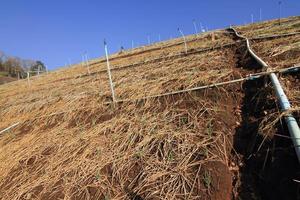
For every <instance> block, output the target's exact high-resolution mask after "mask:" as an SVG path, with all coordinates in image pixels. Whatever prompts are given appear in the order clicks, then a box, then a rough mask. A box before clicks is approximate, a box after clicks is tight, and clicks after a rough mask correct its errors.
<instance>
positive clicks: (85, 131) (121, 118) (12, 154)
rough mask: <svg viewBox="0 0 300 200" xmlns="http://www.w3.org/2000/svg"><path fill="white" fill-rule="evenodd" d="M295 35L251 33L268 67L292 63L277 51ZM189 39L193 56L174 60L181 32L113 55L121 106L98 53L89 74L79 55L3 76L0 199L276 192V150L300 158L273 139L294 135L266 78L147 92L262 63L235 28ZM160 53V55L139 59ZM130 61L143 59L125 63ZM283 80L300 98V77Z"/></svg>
mask: <svg viewBox="0 0 300 200" xmlns="http://www.w3.org/2000/svg"><path fill="white" fill-rule="evenodd" d="M291 20H294V18H291ZM287 21H289V20H287ZM270 23H271V22H270ZM293 23H296V22H293ZM241 30H244V31H245V32H246V31H247V29H244V27H242V28H241ZM241 33H242V34H243V31H241ZM193 38H196V39H195V40H192V39H193ZM298 38H299V37H298V36H293V37H290V38H289V40H288V38H281V40H279V41H277V39H274V40H266V41H255V42H253V45H254V46H253V47H254V50H255V51H257V52H258V54H259V55H261V56H262V57H263V59H265V60H266V61H267V62H268V63H270V66H272V67H274V68H276V67H286V66H287V64H283V63H284V60H285V59H286V57H284V56H280V54H279V57H276V56H277V55H276V56H274V57H275V58H274V59H273V58H271V57H272V56H270V51H273V54H272V55H275V54H276V52H277V53H278V52H282V51H283V49H284V48H287V47H281V45H279V44H283V46H286V44H287V42H288V41H293V42H292V43H289V44H292V45H290V46H293V44H294V42H296V40H297V39H298ZM188 39H189V40H192V41H190V42H189V44H188V46H189V53H188V54H186V55H185V54H182V53H181V54H180V55H178V56H174V57H170V55H175V54H178V53H180V52H183V44H180V45H176V43H178V42H180V39H175V40H171V41H168V42H162V43H157V44H153V45H151V46H147V47H143V48H136V49H133V50H132V51H129V50H127V51H124V52H122V53H118V54H113V55H111V56H110V58H111V59H112V60H111V67H112V68H114V69H113V70H112V71H111V72H112V79H113V82H114V89H115V92H116V97H117V100H119V102H118V103H112V98H111V92H110V87H109V81H108V76H107V73H106V72H105V71H103V70H105V69H106V64H105V63H104V62H102V61H101V59H102V58H100V59H97V60H93V61H90V64H92V63H94V64H93V65H91V66H90V72H91V73H90V74H89V73H88V71H87V66H85V65H82V63H79V64H77V65H74V66H72V67H70V68H64V69H59V70H56V71H54V72H50V73H49V74H43V75H40V76H35V77H31V78H30V81H29V82H28V81H27V80H20V81H16V82H13V83H7V84H5V85H1V86H0V131H1V130H3V129H5V128H7V127H9V126H11V125H13V124H15V123H19V124H18V125H16V126H15V127H14V128H12V129H10V130H8V131H6V132H4V133H2V134H1V135H0V199H3V200H4V199H44V200H46V199H74V200H75V199H76V200H77V199H82V200H84V199H215V200H219V199H239V198H241V199H245V198H246V197H249V198H250V199H256V198H259V197H264V196H263V195H262V194H263V193H266V191H269V192H271V191H272V190H271V189H270V188H269V187H267V186H266V185H267V184H266V183H268V185H271V184H269V183H270V180H272V181H274V180H276V181H274V183H277V182H278V181H280V180H281V179H280V177H279V178H277V179H270V177H275V176H274V174H276V173H277V174H280V173H279V172H278V171H276V170H274V168H272V167H270V166H273V160H272V158H271V157H270V155H272V156H273V155H275V152H278V153H279V154H280V153H281V152H282V151H280V148H281V147H284V148H289V150H290V151H289V152H288V155H290V156H289V157H288V158H289V159H290V160H289V161H293V158H294V159H295V155H294V154H293V153H294V151H293V149H292V148H291V144H290V143H284V145H283V146H282V143H280V144H281V146H280V145H279V147H280V148H279V149H277V148H275V149H272V148H271V146H272V144H274V138H275V139H276V137H277V135H279V134H280V135H285V136H287V135H288V132H287V129H286V127H284V125H282V123H281V120H277V121H276V119H277V118H278V116H279V115H280V112H279V110H278V106H277V105H276V99H275V95H274V93H273V90H272V87H271V85H270V84H269V85H268V82H267V85H268V86H266V87H265V84H264V81H265V80H266V79H259V80H256V81H252V82H251V81H249V82H241V83H235V84H230V85H226V86H222V87H214V88H210V89H205V90H199V91H193V92H186V93H182V94H176V95H169V96H164V97H156V98H149V99H146V100H145V99H144V100H141V99H140V98H143V97H147V96H150V95H157V94H163V93H166V92H172V91H177V90H182V89H187V88H193V87H197V86H203V85H208V84H212V83H218V82H222V81H228V80H234V79H237V78H241V77H243V76H246V75H247V74H250V73H251V74H253V73H255V72H260V71H261V68H259V67H253V66H254V65H253V61H251V59H250V58H249V57H248V56H249V55H248V54H247V53H246V52H245V45H243V44H241V41H235V39H234V37H233V36H232V35H230V34H229V32H224V31H218V32H216V33H215V34H214V36H212V34H211V33H207V34H203V35H198V36H189V37H188ZM270 41H271V42H270ZM260 42H265V43H263V44H260ZM268 42H270V44H269V43H268ZM272 42H276V45H273V43H272ZM232 43H233V44H232ZM251 43H252V42H251ZM296 43H297V42H296ZM174 44H175V45H174ZM226 44H231V45H226ZM263 45H266V46H267V45H270V46H271V47H272V48H271V49H269V50H268V51H267V50H265V49H264V47H262V46H263ZM272 45H273V46H272ZM217 46H218V47H217ZM220 46H222V47H220ZM275 46H276V47H277V48H279V49H278V50H276V49H275ZM290 46H289V47H288V48H289V50H288V51H287V52H294V51H295V52H296V53H294V54H293V53H291V54H288V55H286V56H288V57H289V58H290V61H289V63H288V65H289V66H290V65H293V64H295V63H296V62H298V60H297V59H298V57H299V56H298V53H297V52H298V50H297V48H296V49H294V50H293V48H291V47H290ZM210 47H217V48H215V49H210V50H208V49H206V48H210ZM196 49H197V50H199V49H205V50H203V51H199V52H196ZM275 51H276V52H275ZM191 52H193V53H191ZM274 52H275V53H274ZM283 54H284V53H283ZM153 58H159V59H156V60H154V61H151V62H145V63H141V61H145V60H147V59H148V60H149V59H153ZM268 59H270V60H268ZM133 63H139V64H138V65H134V66H128V65H131V64H133ZM271 63H272V64H271ZM281 63H282V64H281ZM122 66H127V67H124V68H119V69H117V68H118V67H122ZM281 80H283V83H284V85H285V86H286V87H287V88H291V89H290V90H289V92H288V96H289V98H291V101H292V102H293V104H294V103H295V102H298V101H299V98H298V96H299V94H298V93H299V92H298V91H299V88H298V89H296V88H295V87H293V83H294V82H297V83H299V77H295V76H292V77H291V76H284V77H282V79H281ZM289 81H290V82H289ZM298 85H299V84H298ZM297 87H298V86H297ZM137 99H140V100H137ZM122 100H126V101H122ZM253 138H255V139H253ZM286 140H287V139H286ZM276 141H278V140H276ZM288 142H290V140H288ZM276 147H277V146H276ZM271 150H273V151H271ZM267 152H272V154H271V153H267ZM273 153H274V154H273ZM266 155H267V156H266ZM276 155H277V154H276ZM282 155H283V154H282ZM284 155H286V154H284ZM273 158H282V157H280V156H279V157H277V156H274V157H273ZM265 160H266V161H265ZM281 164H282V163H281ZM280 166H281V165H280ZM289 166H290V167H291V169H293V166H294V165H293V164H291V165H289ZM262 168H263V170H262ZM269 169H270V170H269ZM261 171H263V172H266V171H268V172H269V174H266V173H261ZM289 171H290V172H292V171H293V170H289ZM293 172H294V171H293ZM282 174H283V175H286V174H284V173H282ZM289 175H291V174H289ZM276 177H277V176H276ZM288 177H289V178H290V176H288ZM294 177H295V176H294ZM268 178H269V179H268ZM261 179H263V181H261ZM290 179H291V178H290ZM290 179H289V180H290ZM262 182H263V183H262ZM286 185H287V186H291V185H289V184H286ZM272 187H273V185H272ZM296 189H297V187H296V186H295V185H292V186H291V187H289V188H287V189H286V188H285V189H284V190H283V191H280V194H281V192H283V193H284V192H287V191H288V192H290V190H292V192H290V193H289V194H290V196H291V198H293V197H295V196H296V195H297V192H295V191H297V190H296ZM278 191H279V190H278ZM267 194H269V193H268V192H267ZM274 194H275V192H274ZM276 194H277V193H276ZM277 196H278V197H281V196H280V195H277ZM252 197H253V198H252ZM268 197H270V196H268ZM270 199H272V198H270ZM273 199H275V198H273Z"/></svg>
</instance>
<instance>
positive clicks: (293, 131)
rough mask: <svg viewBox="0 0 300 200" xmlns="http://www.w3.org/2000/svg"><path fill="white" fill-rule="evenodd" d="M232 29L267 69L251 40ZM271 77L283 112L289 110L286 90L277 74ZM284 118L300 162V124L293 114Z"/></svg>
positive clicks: (289, 105)
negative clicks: (255, 51)
mask: <svg viewBox="0 0 300 200" xmlns="http://www.w3.org/2000/svg"><path fill="white" fill-rule="evenodd" d="M231 29H232V30H233V32H234V33H235V34H236V35H237V36H238V37H240V38H243V39H245V40H246V43H247V50H248V51H249V53H250V54H251V55H252V57H253V58H254V59H255V60H256V61H257V62H258V63H259V64H260V65H262V66H263V68H264V69H266V70H267V69H268V65H267V64H266V63H265V62H264V61H263V60H262V59H261V58H260V57H258V56H257V55H256V54H255V53H254V51H253V50H252V49H251V47H250V43H249V40H248V39H247V38H246V37H244V36H241V35H239V34H238V33H237V31H236V30H235V29H234V28H231ZM269 77H270V80H271V83H272V85H273V87H274V90H275V93H276V96H277V99H278V101H279V104H280V107H281V110H282V111H283V112H285V111H288V110H289V109H290V108H291V104H290V102H289V100H288V98H287V96H286V94H285V93H284V91H283V89H282V86H281V84H280V82H279V80H278V78H277V76H276V74H274V73H270V75H269ZM284 119H285V122H286V124H287V127H288V130H289V132H290V135H291V139H292V141H293V144H294V148H295V151H296V154H297V158H298V161H299V162H300V128H299V125H298V123H297V121H296V119H295V118H294V117H293V115H292V114H288V115H285V116H284Z"/></svg>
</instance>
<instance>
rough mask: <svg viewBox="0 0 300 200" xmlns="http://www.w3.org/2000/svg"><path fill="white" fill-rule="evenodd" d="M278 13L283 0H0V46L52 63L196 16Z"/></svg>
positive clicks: (230, 18) (215, 20) (186, 27)
mask: <svg viewBox="0 0 300 200" xmlns="http://www.w3.org/2000/svg"><path fill="white" fill-rule="evenodd" d="M260 9H261V10H262V18H263V20H266V19H273V18H278V16H279V7H278V0H223V1H221V0H207V1H200V0H185V1H184V0H123V1H121V0H106V1H102V0H85V1H83V0H47V1H46V0H0V50H2V51H4V52H5V53H6V54H9V55H13V56H19V57H21V58H28V59H29V58H31V59H37V60H41V61H43V62H44V63H45V64H46V65H47V66H48V67H49V68H50V69H55V68H57V67H59V66H63V65H65V64H66V63H68V62H69V60H70V61H71V63H76V62H79V61H80V60H81V55H82V53H83V52H84V51H88V54H89V57H91V58H94V57H99V56H102V55H103V54H104V49H103V39H104V38H106V40H107V42H108V45H109V50H110V52H115V51H117V50H118V49H119V48H120V46H121V45H122V46H124V47H125V48H130V47H131V43H132V40H133V41H134V44H135V45H137V44H139V45H142V44H146V43H147V38H148V36H150V40H151V41H157V40H158V38H159V35H160V37H161V39H162V40H166V39H169V38H170V37H171V36H172V37H178V32H177V28H178V27H180V28H181V29H182V30H183V32H184V33H185V34H191V33H194V27H193V23H192V21H193V19H195V20H196V23H197V25H198V26H199V24H200V22H201V23H202V24H203V26H205V27H208V29H216V28H223V27H227V26H229V24H244V23H249V22H251V14H253V15H254V21H257V20H259V10H260ZM299 14H300V0H283V1H282V16H283V17H286V16H295V15H299Z"/></svg>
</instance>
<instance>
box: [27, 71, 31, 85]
mask: <svg viewBox="0 0 300 200" xmlns="http://www.w3.org/2000/svg"><path fill="white" fill-rule="evenodd" d="M29 76H30V74H29V72H27V83H28V86H30V80H29Z"/></svg>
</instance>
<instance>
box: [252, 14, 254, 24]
mask: <svg viewBox="0 0 300 200" xmlns="http://www.w3.org/2000/svg"><path fill="white" fill-rule="evenodd" d="M251 23H252V24H253V23H254V17H253V14H251Z"/></svg>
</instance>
